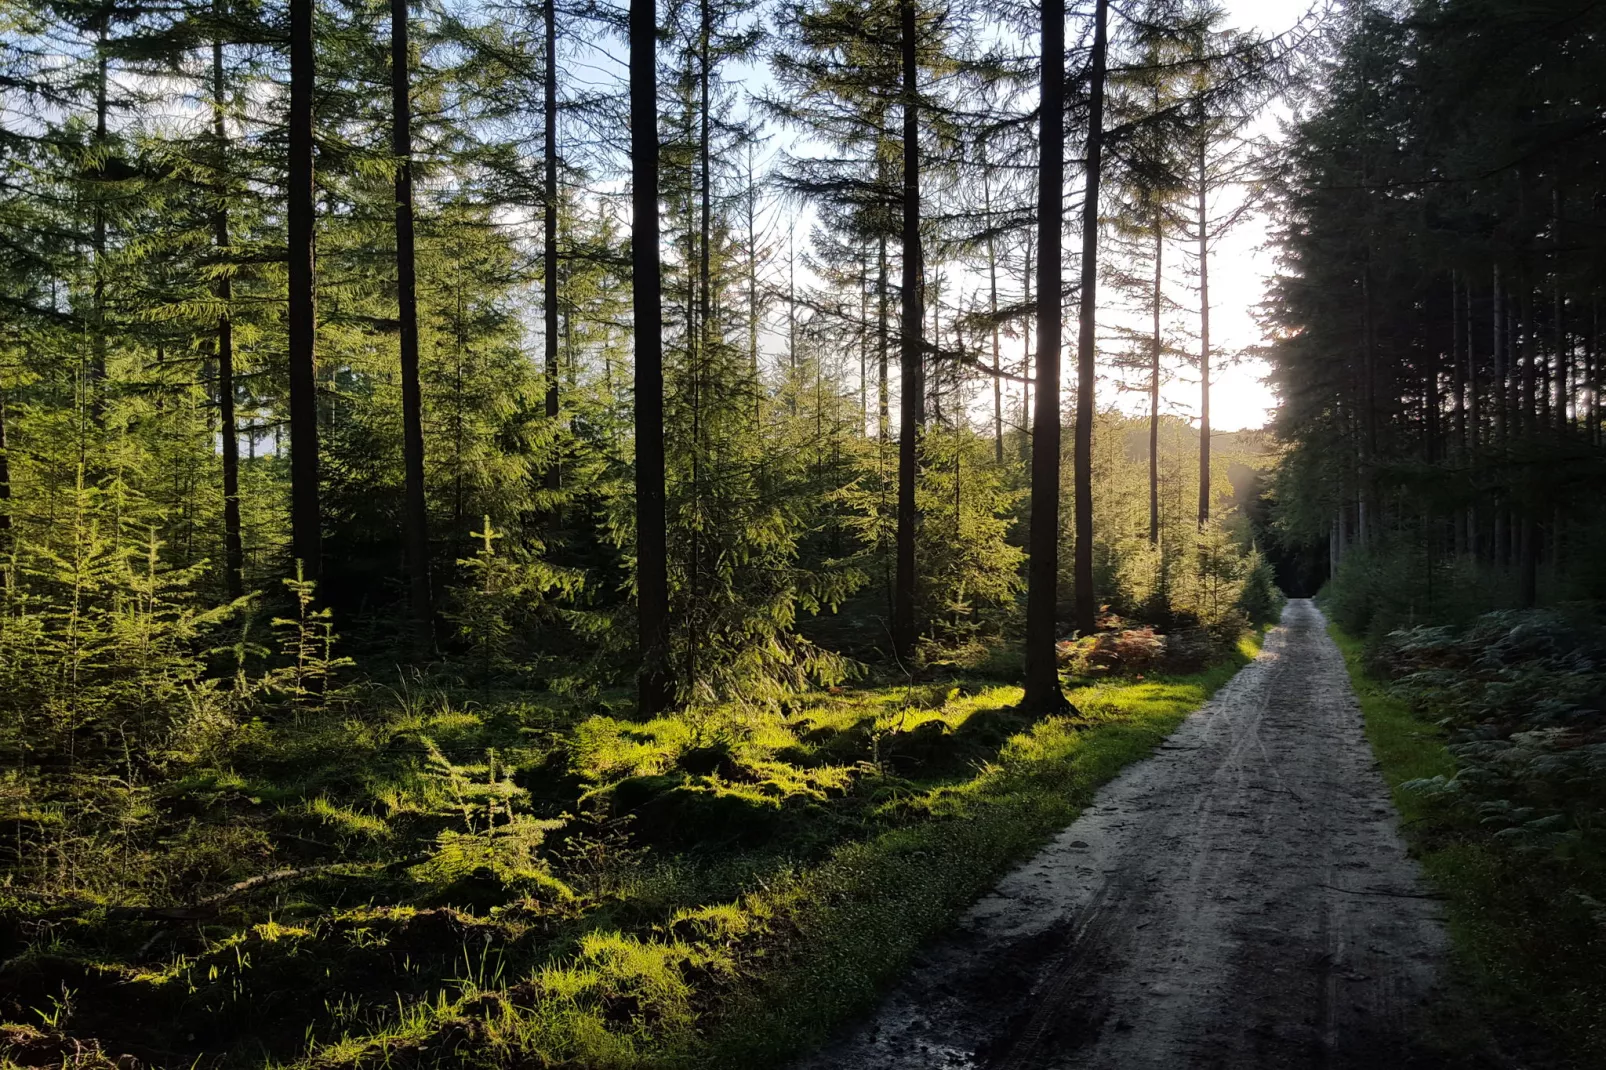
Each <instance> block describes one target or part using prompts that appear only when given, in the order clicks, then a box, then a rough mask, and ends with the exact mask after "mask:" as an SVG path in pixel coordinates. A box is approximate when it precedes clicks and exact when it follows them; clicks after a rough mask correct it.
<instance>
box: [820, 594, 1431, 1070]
mask: <svg viewBox="0 0 1606 1070" xmlns="http://www.w3.org/2000/svg"><path fill="white" fill-rule="evenodd" d="M1395 821H1396V817H1395V813H1394V810H1393V808H1392V807H1391V805H1390V804H1389V801H1388V796H1387V792H1386V790H1385V787H1384V784H1383V781H1382V779H1381V777H1380V776H1379V774H1378V773H1377V771H1376V768H1375V767H1374V765H1373V761H1372V756H1371V752H1370V750H1369V749H1368V747H1367V744H1366V741H1365V739H1364V737H1363V736H1362V731H1361V716H1360V711H1359V708H1358V706H1357V705H1356V702H1355V698H1354V695H1353V693H1352V691H1351V690H1350V685H1349V678H1348V676H1347V675H1346V673H1345V671H1344V663H1343V658H1342V656H1341V655H1340V654H1339V651H1338V649H1337V647H1335V646H1334V644H1333V642H1332V640H1331V639H1330V638H1329V637H1328V636H1327V633H1326V629H1325V626H1324V622H1323V620H1322V616H1321V613H1320V612H1319V611H1318V610H1317V609H1316V607H1315V606H1314V605H1313V604H1311V603H1310V602H1309V601H1304V600H1296V601H1293V602H1290V603H1289V605H1288V609H1287V611H1286V612H1285V613H1284V615H1283V620H1282V625H1281V626H1280V627H1278V628H1277V629H1275V630H1274V631H1272V633H1271V634H1270V636H1269V637H1268V641H1267V644H1266V648H1265V652H1264V653H1263V654H1262V655H1261V657H1260V658H1259V659H1257V660H1256V661H1255V662H1254V663H1253V664H1251V665H1249V666H1247V667H1246V668H1245V669H1244V670H1243V671H1242V672H1241V673H1240V674H1239V675H1238V676H1237V677H1236V678H1235V679H1234V680H1233V681H1232V682H1231V683H1230V684H1228V685H1227V686H1226V687H1225V688H1223V689H1222V690H1221V691H1220V692H1218V694H1217V696H1216V698H1215V699H1214V700H1213V701H1211V702H1210V703H1209V704H1208V705H1206V706H1205V707H1204V708H1203V709H1201V710H1199V711H1198V712H1197V713H1195V714H1194V715H1193V716H1192V717H1190V718H1189V719H1188V721H1187V722H1186V723H1185V724H1184V725H1183V726H1182V727H1181V728H1180V729H1179V730H1178V731H1177V732H1176V734H1175V735H1173V736H1172V737H1171V739H1170V740H1168V741H1167V742H1166V743H1165V744H1164V745H1163V746H1162V748H1161V750H1160V753H1158V754H1157V755H1156V756H1155V757H1153V758H1152V759H1150V760H1148V761H1145V762H1142V763H1139V764H1137V765H1134V766H1132V767H1131V768H1129V769H1128V770H1127V771H1126V772H1125V773H1124V774H1122V775H1121V776H1120V777H1119V778H1118V779H1116V780H1115V781H1113V782H1111V783H1110V784H1109V785H1108V786H1106V788H1105V789H1104V790H1103V791H1102V792H1100V794H1099V796H1098V798H1097V800H1096V801H1095V803H1094V804H1093V805H1092V806H1090V807H1089V808H1088V810H1087V811H1086V812H1085V813H1083V815H1082V816H1081V817H1080V818H1079V819H1078V820H1077V822H1076V823H1075V824H1074V825H1072V826H1071V827H1070V828H1069V829H1067V830H1065V831H1064V832H1063V833H1061V834H1060V835H1059V836H1058V837H1057V838H1056V839H1055V840H1054V842H1053V843H1052V844H1050V845H1049V846H1048V847H1047V848H1045V849H1044V850H1043V852H1042V853H1041V854H1039V855H1038V856H1037V857H1036V858H1035V859H1033V860H1032V861H1031V862H1030V863H1028V864H1027V865H1025V866H1024V867H1022V868H1021V869H1019V870H1017V871H1015V872H1014V873H1012V874H1010V875H1009V876H1008V877H1006V878H1005V879H1004V880H1003V882H1002V883H1000V884H999V886H998V887H997V888H996V889H995V890H994V892H993V893H992V894H991V895H989V896H988V897H987V898H985V899H983V900H982V901H981V902H980V903H978V904H977V905H976V906H975V907H974V908H972V910H971V911H970V912H969V913H968V914H967V915H966V916H965V918H964V919H963V921H962V922H961V924H960V926H959V928H958V930H957V931H956V932H955V933H954V934H953V935H952V936H951V937H950V938H949V939H948V940H947V941H945V942H944V943H943V944H941V945H940V946H937V947H935V948H932V949H930V951H929V952H928V953H927V954H926V955H925V956H924V957H923V959H922V960H921V961H920V962H918V963H917V964H916V966H915V969H914V972H913V974H912V976H911V977H910V979H909V980H908V981H907V982H906V983H905V984H904V985H903V986H902V987H900V988H899V989H898V990H896V991H895V992H894V993H893V995H892V996H891V997H890V998H889V999H888V1000H887V1002H886V1003H885V1004H884V1005H883V1006H882V1008H881V1009H880V1010H879V1011H878V1012H877V1013H876V1015H875V1016H874V1018H873V1019H872V1020H870V1021H868V1022H866V1023H863V1024H862V1025H861V1026H860V1027H859V1028H858V1030H857V1031H855V1032H854V1033H853V1034H852V1035H850V1036H847V1037H845V1038H844V1039H842V1040H841V1041H840V1042H839V1043H837V1044H835V1045H833V1046H832V1047H830V1048H828V1049H827V1050H825V1051H823V1052H821V1053H820V1054H819V1055H817V1056H815V1057H813V1058H812V1059H810V1060H808V1061H806V1062H805V1063H804V1064H802V1065H803V1066H804V1067H806V1068H807V1070H826V1068H832V1070H916V1068H919V1070H928V1068H930V1070H937V1068H960V1067H973V1068H977V1070H1005V1068H1008V1070H1026V1068H1056V1070H1059V1068H1067V1070H1068V1068H1073V1067H1075V1068H1097V1070H1104V1068H1120V1070H1128V1068H1151V1067H1152V1068H1166V1070H1191V1068H1233V1070H1250V1068H1261V1067H1324V1068H1339V1067H1343V1068H1349V1067H1354V1068H1361V1067H1365V1068H1368V1070H1393V1068H1398V1067H1415V1066H1423V1067H1425V1066H1438V1065H1440V1062H1439V1060H1437V1059H1435V1058H1433V1057H1431V1056H1429V1055H1428V1054H1426V1053H1425V1052H1424V1051H1422V1050H1421V1049H1420V1048H1419V1047H1418V1038H1420V1036H1421V1029H1420V1018H1421V1015H1422V1012H1423V1011H1424V1009H1425V1008H1426V1007H1427V1006H1428V1004H1429V1003H1430V1001H1431V1000H1433V998H1434V996H1435V992H1436V988H1435V985H1436V978H1437V975H1438V972H1439V966H1440V963H1441V961H1442V959H1443V957H1444V954H1445V950H1446V941H1445V937H1444V934H1443V931H1442V927H1441V924H1440V922H1439V920H1438V913H1439V912H1438V909H1437V906H1438V905H1437V903H1436V902H1435V901H1434V900H1433V899H1432V898H1429V897H1428V896H1427V895H1426V894H1425V890H1424V888H1423V887H1422V884H1421V881H1420V877H1419V874H1418V872H1417V867H1416V865H1415V863H1414V862H1412V861H1411V860H1410V859H1409V858H1408V857H1407V856H1406V853H1405V848H1404V846H1403V845H1402V843H1401V841H1400V839H1399V836H1398V835H1397V833H1396V831H1395Z"/></svg>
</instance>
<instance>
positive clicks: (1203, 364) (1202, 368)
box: [1198, 137, 1210, 531]
mask: <svg viewBox="0 0 1606 1070" xmlns="http://www.w3.org/2000/svg"><path fill="white" fill-rule="evenodd" d="M1209 148H1210V146H1209V142H1208V141H1207V140H1206V139H1205V138H1203V137H1201V138H1200V139H1199V191H1198V192H1199V530H1200V531H1203V530H1204V528H1205V525H1206V524H1208V523H1210V207H1209V204H1208V200H1207V198H1208V195H1209V192H1210V171H1209V159H1208V153H1209Z"/></svg>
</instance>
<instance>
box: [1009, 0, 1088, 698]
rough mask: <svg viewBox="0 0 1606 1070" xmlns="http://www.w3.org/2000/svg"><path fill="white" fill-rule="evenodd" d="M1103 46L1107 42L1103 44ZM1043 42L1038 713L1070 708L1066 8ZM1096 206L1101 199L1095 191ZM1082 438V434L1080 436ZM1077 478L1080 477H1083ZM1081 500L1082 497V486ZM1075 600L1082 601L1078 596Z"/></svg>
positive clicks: (1036, 420) (1060, 2)
mask: <svg viewBox="0 0 1606 1070" xmlns="http://www.w3.org/2000/svg"><path fill="white" fill-rule="evenodd" d="M1103 12H1104V0H1099V15H1100V18H1101V20H1102V16H1103ZM1100 25H1102V21H1101V23H1100ZM1102 40H1103V38H1102V34H1101V35H1100V37H1099V41H1100V42H1102ZM1042 42H1043V44H1042V52H1043V66H1042V77H1041V78H1040V80H1039V86H1038V119H1037V123H1038V159H1037V398H1036V403H1037V408H1036V409H1035V411H1034V412H1033V414H1032V435H1031V439H1032V518H1031V529H1030V531H1029V532H1028V534H1027V540H1028V541H1027V551H1028V553H1029V558H1028V561H1027V574H1026V576H1027V586H1026V650H1025V654H1026V681H1025V683H1026V688H1025V694H1024V695H1023V696H1022V698H1021V705H1022V706H1023V707H1024V708H1026V709H1028V710H1031V711H1033V712H1036V711H1039V710H1043V711H1052V710H1056V709H1063V708H1064V707H1065V706H1066V705H1067V702H1066V700H1065V694H1064V692H1063V691H1061V690H1060V677H1059V658H1058V651H1057V650H1056V648H1055V641H1056V640H1057V639H1058V637H1059V624H1058V621H1057V619H1056V617H1057V614H1056V612H1055V611H1056V608H1057V607H1058V604H1059V539H1060V327H1061V310H1060V294H1061V293H1062V292H1063V289H1064V287H1063V286H1062V284H1061V279H1060V270H1061V259H1062V257H1061V250H1060V242H1061V233H1062V223H1063V220H1064V213H1065V203H1064V197H1065V2H1064V0H1043V25H1042ZM1096 47H1097V46H1096ZM1095 62H1097V61H1095ZM1095 121H1096V120H1095ZM1094 198H1095V200H1096V199H1097V192H1096V190H1095V193H1094ZM1078 431H1079V433H1080V429H1078ZM1078 441H1080V439H1078ZM1077 471H1078V473H1080V471H1081V469H1080V468H1078V470H1077ZM1090 471H1091V470H1090ZM1078 493H1079V494H1080V493H1081V485H1080V484H1078ZM1078 514H1079V515H1080V500H1079V501H1078ZM1078 583H1079V584H1080V578H1078ZM1077 593H1078V597H1080V594H1081V592H1080V590H1078V592H1077Z"/></svg>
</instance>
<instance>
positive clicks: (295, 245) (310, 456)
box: [287, 0, 323, 582]
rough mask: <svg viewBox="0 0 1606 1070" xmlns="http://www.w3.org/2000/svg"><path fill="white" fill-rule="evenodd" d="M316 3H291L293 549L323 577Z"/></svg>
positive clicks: (309, 572)
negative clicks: (315, 131) (317, 301)
mask: <svg viewBox="0 0 1606 1070" xmlns="http://www.w3.org/2000/svg"><path fill="white" fill-rule="evenodd" d="M312 5H313V0H290V124H289V125H290V145H289V148H290V173H289V179H290V189H289V204H288V211H287V216H288V224H289V259H290V287H289V289H290V292H289V315H288V320H289V356H290V552H291V553H292V554H293V555H294V556H295V558H296V560H297V561H299V562H300V563H301V568H302V574H303V575H304V576H305V577H306V578H307V579H308V580H312V581H314V582H316V581H318V580H319V579H321V578H322V575H323V533H322V517H321V508H320V502H319V490H318V378H317V376H318V372H317V359H316V354H315V349H314V346H315V335H316V326H315V320H314V315H315V308H316V306H315V303H314V301H315V298H314V290H313V287H314V281H313V280H314V260H313V258H314V245H313V242H314V237H313V225H314V224H313V212H314V207H313V206H314V198H315V192H314V189H313V175H312V94H313V80H314V78H315V71H314V67H313V47H312Z"/></svg>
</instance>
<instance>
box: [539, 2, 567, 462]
mask: <svg viewBox="0 0 1606 1070" xmlns="http://www.w3.org/2000/svg"><path fill="white" fill-rule="evenodd" d="M542 14H543V18H544V21H545V23H546V26H545V29H546V70H545V72H544V75H545V77H544V79H543V81H544V83H545V84H544V86H543V87H542V94H543V97H544V99H543V102H542V103H543V110H544V115H543V119H544V123H545V127H546V130H545V133H546V175H545V189H544V191H543V196H542V201H543V202H544V203H543V204H542V212H541V216H542V219H541V223H542V231H543V234H542V242H543V248H542V271H541V273H542V275H543V276H544V277H543V278H542V280H541V282H542V294H541V311H542V313H543V314H544V319H545V321H546V418H547V419H548V420H549V421H554V422H555V421H556V420H557V418H558V411H559V407H558V400H559V399H558V10H557V0H546V3H545V4H544V5H543V12H542ZM562 481H563V466H562V464H561V463H560V462H559V461H558V459H557V458H556V457H554V458H552V461H551V463H550V464H548V465H547V470H546V488H547V489H548V490H557V489H558V488H559V487H560V486H561V485H562Z"/></svg>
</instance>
